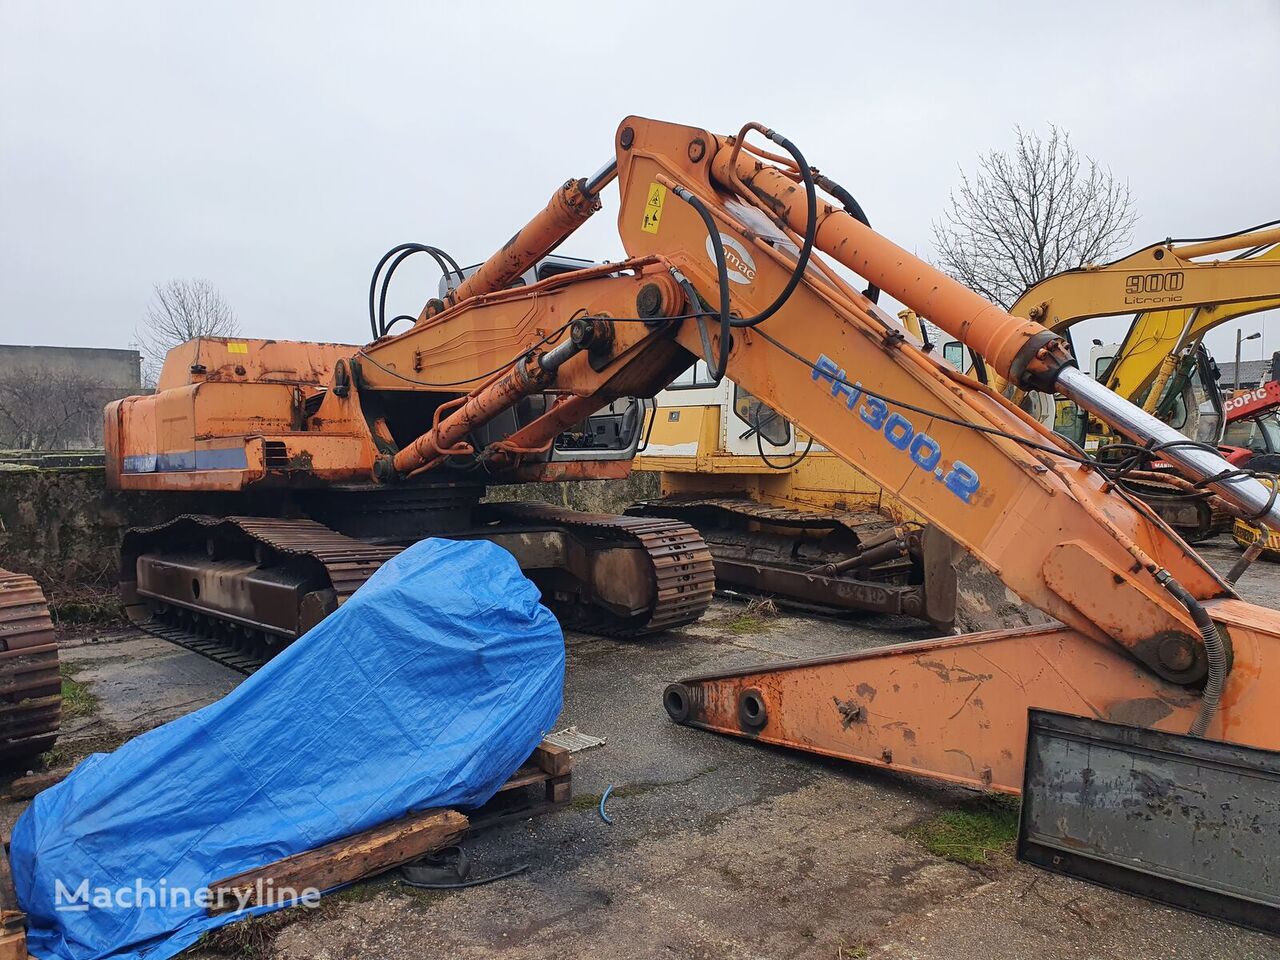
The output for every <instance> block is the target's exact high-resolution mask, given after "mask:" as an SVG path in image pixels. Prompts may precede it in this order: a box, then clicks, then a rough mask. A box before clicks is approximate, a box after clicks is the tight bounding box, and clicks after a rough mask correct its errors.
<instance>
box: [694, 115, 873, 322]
mask: <svg viewBox="0 0 1280 960" xmlns="http://www.w3.org/2000/svg"><path fill="white" fill-rule="evenodd" d="M766 135H767V136H768V137H769V139H770V140H772V141H773V142H774V143H776V144H777V145H778V146H780V147H782V149H784V150H786V151H787V153H789V154H791V159H793V160H794V161H795V162H796V166H797V167H798V168H799V170H800V176H801V178H802V179H803V180H804V197H805V202H806V203H807V204H808V205H809V209H808V216H807V217H806V218H805V224H804V243H803V244H802V245H801V247H800V256H799V258H798V259H797V260H796V266H795V269H794V270H792V271H791V277H790V279H788V280H787V285H786V286H785V287H783V288H782V292H781V293H779V294H778V295H777V296H776V297H774V299H773V303H771V304H769V306H767V307H765V308H764V309H763V310H761V311H760V312H759V313H757V314H756V315H755V316H754V317H741V318H738V317H735V318H733V319H732V320H731V321H730V324H731V325H732V326H735V327H754V326H758V325H759V324H762V323H764V322H765V321H766V320H768V319H769V318H770V317H772V316H773V315H774V314H775V313H777V312H778V310H779V309H781V307H782V305H783V304H784V303H786V302H787V301H788V300H789V299H791V294H793V293H794V292H795V289H796V287H798V286H799V285H800V281H801V280H803V279H804V272H805V270H806V269H807V268H808V266H809V258H810V257H811V256H812V255H813V241H814V239H815V238H816V237H817V235H818V188H817V185H816V184H815V183H814V180H813V170H812V169H811V168H810V167H809V164H808V163H807V162H806V161H805V159H804V154H802V153H801V152H800V150H799V149H798V148H797V147H796V145H795V144H794V143H792V142H791V141H790V140H788V139H787V138H786V137H784V136H783V135H782V134H780V133H778V132H776V131H774V130H770V131H768V132H767V134H766ZM850 199H852V198H850ZM855 202H856V201H855ZM859 209H861V208H859ZM863 216H866V214H863ZM710 230H711V234H712V236H713V237H714V238H715V242H716V244H717V245H719V241H720V232H719V231H718V230H716V229H715V227H714V225H712V226H711V227H710ZM721 282H722V283H723V282H724V281H723V280H722V281H721Z"/></svg>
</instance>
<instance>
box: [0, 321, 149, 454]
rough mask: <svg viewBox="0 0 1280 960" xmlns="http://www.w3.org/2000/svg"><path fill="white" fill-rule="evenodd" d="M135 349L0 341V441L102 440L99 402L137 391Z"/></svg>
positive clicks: (43, 444)
mask: <svg viewBox="0 0 1280 960" xmlns="http://www.w3.org/2000/svg"><path fill="white" fill-rule="evenodd" d="M141 389H142V359H141V356H140V355H139V353H138V351H137V350H109V349H100V348H97V347H40V346H27V345H18V344H0V413H3V414H4V415H3V416H0V447H17V448H26V447H29V446H34V447H39V448H44V449H59V450H73V449H93V448H99V447H101V446H102V408H103V407H104V406H105V405H106V404H107V403H109V402H110V401H112V400H116V399H118V398H120V397H127V396H129V395H130V394H136V393H139V392H141Z"/></svg>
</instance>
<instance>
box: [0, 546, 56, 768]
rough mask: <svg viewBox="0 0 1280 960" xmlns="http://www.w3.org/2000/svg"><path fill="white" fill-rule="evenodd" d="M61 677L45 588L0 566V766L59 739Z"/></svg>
mask: <svg viewBox="0 0 1280 960" xmlns="http://www.w3.org/2000/svg"><path fill="white" fill-rule="evenodd" d="M61 718H62V675H61V673H60V672H59V669H58V641H57V639H56V638H55V637H54V633H53V619H52V618H51V617H50V615H49V605H48V604H47V603H46V602H45V598H44V592H43V591H42V590H41V589H40V585H39V584H38V583H36V582H35V580H34V579H32V578H31V577H28V576H26V575H24V574H20V573H10V572H9V571H8V570H0V766H13V765H15V764H19V763H21V762H23V761H26V760H29V759H30V758H32V757H34V756H37V755H39V754H41V753H44V752H45V751H46V750H48V749H49V748H50V747H52V746H53V744H54V741H56V740H57V739H58V724H59V722H60V720H61Z"/></svg>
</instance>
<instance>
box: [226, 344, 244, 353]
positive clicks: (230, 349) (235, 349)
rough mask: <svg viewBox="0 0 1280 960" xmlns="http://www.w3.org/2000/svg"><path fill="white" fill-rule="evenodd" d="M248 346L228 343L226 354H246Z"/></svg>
mask: <svg viewBox="0 0 1280 960" xmlns="http://www.w3.org/2000/svg"><path fill="white" fill-rule="evenodd" d="M248 352H249V345H248V344H247V343H228V344H227V353H248Z"/></svg>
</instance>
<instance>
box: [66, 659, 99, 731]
mask: <svg viewBox="0 0 1280 960" xmlns="http://www.w3.org/2000/svg"><path fill="white" fill-rule="evenodd" d="M79 669H80V668H79V667H76V666H72V665H71V664H69V663H64V664H62V666H61V667H60V668H59V672H60V673H61V674H62V719H64V720H72V719H74V718H76V717H87V716H89V715H90V714H92V713H93V712H94V710H96V709H97V708H98V698H97V697H95V696H94V695H93V694H92V693H90V692H89V688H88V687H87V686H85V685H84V684H83V683H81V682H80V681H79V680H77V679H76V678H75V674H76V672H77V671H78V670H79Z"/></svg>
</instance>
